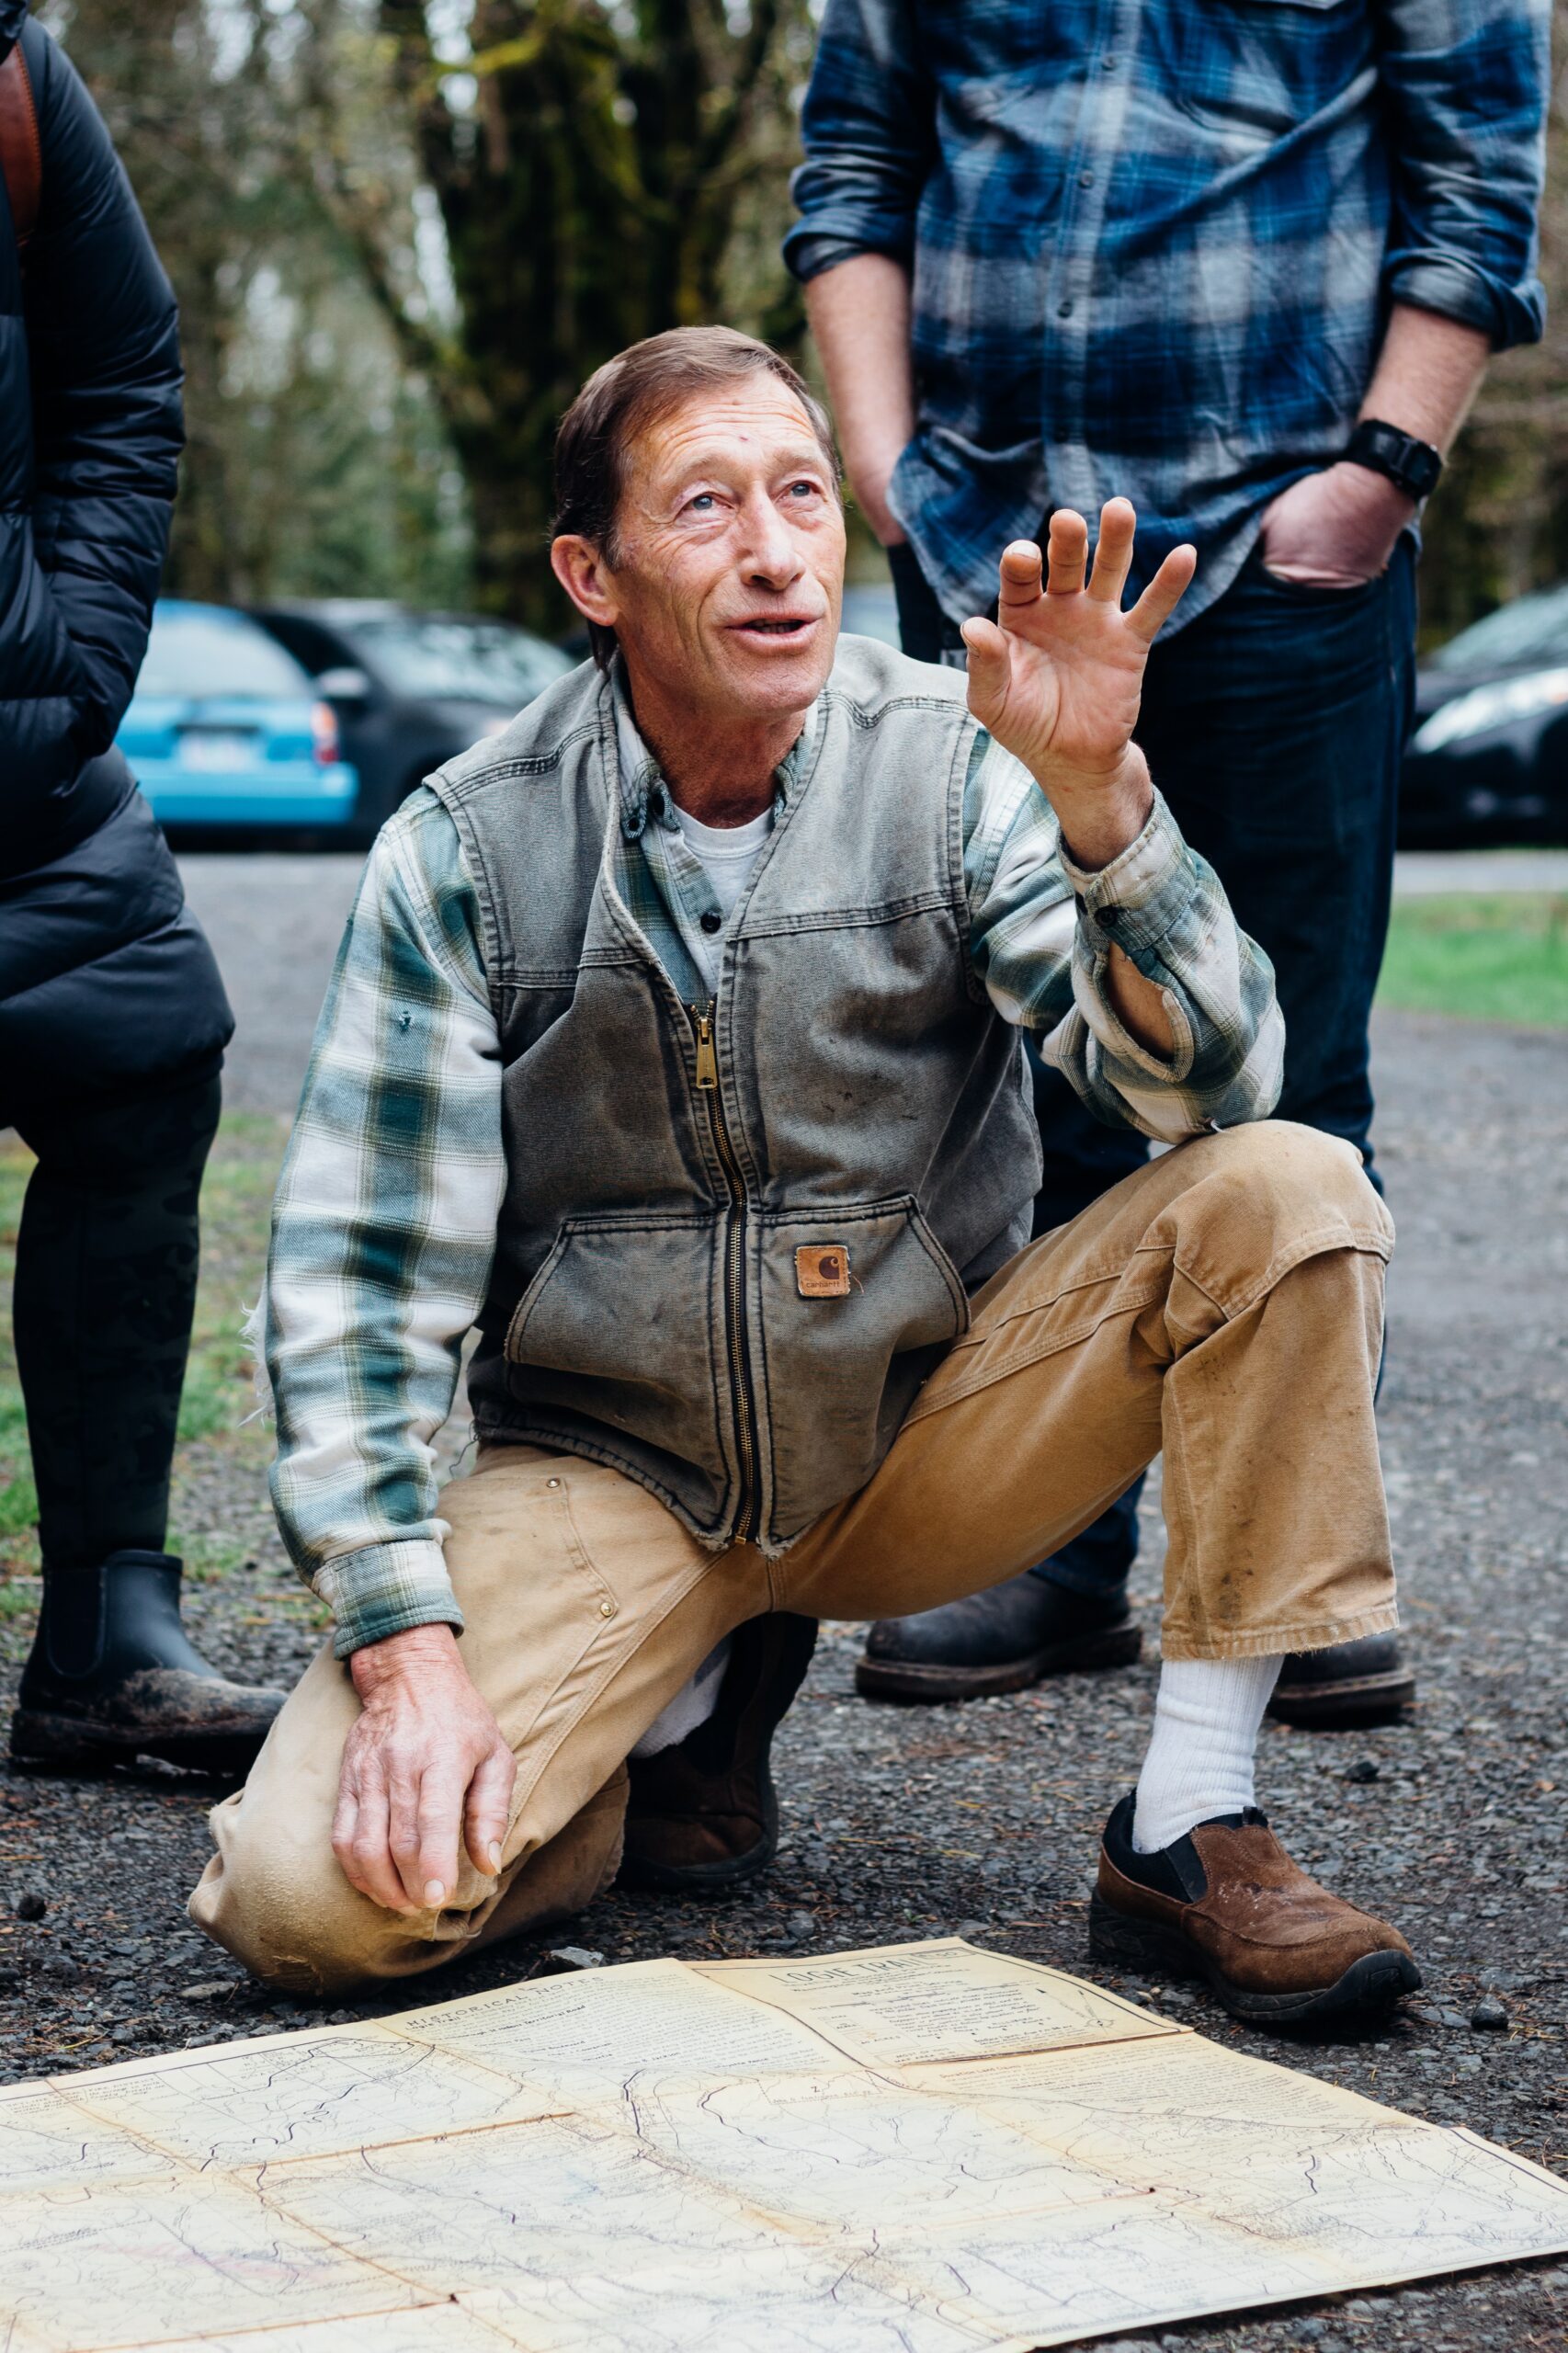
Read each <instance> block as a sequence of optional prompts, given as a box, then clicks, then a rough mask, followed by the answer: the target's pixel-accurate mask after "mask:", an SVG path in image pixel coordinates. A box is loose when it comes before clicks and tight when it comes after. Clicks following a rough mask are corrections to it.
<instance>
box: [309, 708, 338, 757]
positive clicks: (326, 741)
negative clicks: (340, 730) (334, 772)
mask: <svg viewBox="0 0 1568 2353" xmlns="http://www.w3.org/2000/svg"><path fill="white" fill-rule="evenodd" d="M311 736H312V741H313V742H314V745H315V748H316V758H317V759H318V760H319V762H320V763H321V765H322V767H324V768H328V767H332V766H333V764H334V762H335V760H336V758H337V713H336V712H335V710H333V707H332V705H331V703H329V702H313V703H312V705H311Z"/></svg>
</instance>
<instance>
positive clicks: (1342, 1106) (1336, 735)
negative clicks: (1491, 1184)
mask: <svg viewBox="0 0 1568 2353" xmlns="http://www.w3.org/2000/svg"><path fill="white" fill-rule="evenodd" d="M890 563H891V564H892V574H893V585H894V588H895V589H896V591H897V594H898V605H899V625H900V630H901V633H902V635H903V646H904V651H905V653H907V654H914V655H915V656H916V658H917V659H920V660H924V661H939V660H940V659H941V658H942V655H943V654H944V652H950V651H951V650H952V649H954V648H956V647H958V646H960V644H961V641H960V638H959V635H958V631H957V629H956V627H955V626H954V624H953V623H952V622H950V621H949V620H948V618H947V616H946V614H944V613H943V612H942V611H941V609H940V608H939V607H938V606H937V601H936V598H935V597H933V596H932V594H931V591H930V589H929V588H928V586H927V585H926V582H925V580H924V579H923V578H922V577H921V574H920V572H919V569H918V566H917V565H916V563H915V559H914V556H913V554H912V552H911V551H910V550H909V549H908V548H895V549H893V550H892V551H891V553H890ZM1414 692H1415V542H1414V540H1412V539H1411V538H1410V536H1409V535H1408V534H1406V535H1405V537H1403V539H1402V540H1400V543H1399V545H1398V547H1397V548H1396V549H1395V551H1394V553H1393V558H1392V562H1391V563H1390V565H1389V568H1388V571H1387V572H1386V573H1385V574H1383V576H1382V577H1381V579H1379V580H1372V581H1369V582H1368V583H1367V585H1365V586H1364V587H1361V588H1351V589H1337V588H1299V587H1296V586H1294V585H1291V584H1290V583H1289V582H1286V581H1282V580H1276V579H1275V578H1274V577H1273V575H1272V574H1269V573H1268V572H1267V571H1266V570H1265V569H1264V566H1263V563H1262V562H1261V560H1260V558H1259V556H1258V555H1257V553H1256V551H1255V552H1254V553H1253V555H1252V556H1251V557H1250V558H1249V560H1248V562H1247V563H1246V564H1245V565H1244V568H1243V570H1242V573H1241V574H1240V576H1239V578H1238V579H1237V580H1236V581H1235V583H1234V585H1233V586H1232V587H1231V588H1229V589H1227V591H1226V593H1225V594H1224V596H1222V597H1221V598H1220V599H1219V601H1218V602H1217V603H1216V604H1214V605H1212V606H1211V607H1210V609H1209V611H1208V612H1206V613H1204V614H1202V615H1201V616H1200V617H1199V619H1198V620H1195V621H1194V622H1193V623H1192V624H1191V626H1190V627H1189V628H1187V629H1184V630H1182V631H1179V632H1178V634H1177V635H1176V636H1175V637H1173V638H1170V639H1167V640H1166V641H1165V642H1163V643H1161V644H1158V645H1156V646H1155V647H1154V649H1153V653H1152V654H1150V656H1149V667H1148V670H1147V673H1146V674H1145V677H1144V683H1143V707H1142V713H1141V715H1140V718H1139V722H1138V730H1137V734H1138V741H1139V743H1140V744H1141V745H1142V747H1143V750H1144V752H1145V753H1146V754H1147V756H1148V760H1149V767H1150V770H1151V772H1152V774H1153V779H1154V781H1155V783H1156V784H1157V785H1158V786H1159V788H1160V790H1161V791H1162V792H1163V793H1164V794H1165V799H1166V800H1167V801H1169V803H1170V805H1171V808H1172V810H1173V811H1174V813H1175V814H1176V823H1177V824H1179V825H1180V827H1181V829H1182V832H1183V833H1184V834H1185V835H1186V836H1187V841H1188V842H1189V843H1190V844H1191V845H1192V847H1193V848H1194V849H1196V850H1198V851H1199V852H1200V853H1201V855H1202V856H1203V857H1204V858H1207V859H1208V860H1209V862H1210V865H1211V866H1212V867H1213V868H1214V869H1215V870H1216V872H1217V873H1218V874H1219V876H1220V879H1221V881H1222V882H1223V883H1224V886H1225V889H1226V892H1228V894H1229V897H1230V901H1231V904H1232V906H1233V908H1234V910H1235V915H1236V920H1237V922H1238V923H1239V924H1240V925H1241V926H1242V928H1243V930H1244V931H1247V932H1250V933H1251V935H1252V937H1253V938H1255V939H1256V941H1257V942H1258V943H1259V945H1260V946H1261V947H1262V948H1264V949H1266V950H1267V954H1268V955H1269V957H1270V958H1271V959H1272V961H1273V964H1274V970H1275V975H1276V978H1277V981H1278V989H1279V1002H1280V1005H1281V1006H1282V1007H1283V1009H1284V1014H1285V1030H1286V1044H1285V1085H1284V1090H1283V1092H1282V1094H1281V1096H1280V1098H1279V1109H1278V1116H1279V1118H1280V1119H1282V1120H1301V1122H1302V1123H1303V1125H1305V1126H1307V1127H1312V1128H1322V1129H1324V1130H1325V1131H1326V1132H1327V1133H1329V1134H1330V1135H1336V1136H1344V1137H1345V1138H1346V1141H1347V1142H1351V1143H1353V1144H1355V1145H1356V1146H1357V1148H1358V1150H1359V1152H1360V1154H1361V1155H1362V1158H1363V1159H1364V1161H1365V1162H1366V1165H1367V1173H1368V1175H1369V1176H1370V1177H1371V1180H1372V1182H1373V1184H1374V1185H1377V1186H1378V1188H1379V1190H1380V1191H1381V1176H1380V1174H1379V1172H1378V1170H1377V1169H1376V1168H1375V1167H1374V1165H1373V1161H1372V1144H1371V1125H1372V1087H1371V1076H1370V1067H1369V1063H1370V1051H1369V1037H1368V1024H1369V1017H1370V1013H1371V1006H1372V995H1373V991H1374V990H1375V989H1376V987H1377V983H1378V972H1379V968H1380V966H1381V963H1382V956H1383V943H1384V939H1385V938H1386V936H1387V932H1388V919H1389V896H1390V890H1391V886H1392V879H1393V848H1394V827H1395V819H1396V815H1397V810H1398V801H1399V772H1400V765H1401V762H1402V760H1403V754H1404V743H1405V736H1406V734H1407V733H1408V730H1409V725H1410V714H1411V707H1412V698H1413V696H1414ZM1030 1060H1031V1063H1032V1064H1033V1068H1034V1082H1035V1108H1036V1112H1037V1114H1038V1116H1039V1119H1040V1142H1041V1145H1042V1148H1043V1151H1044V1154H1045V1181H1044V1185H1043V1187H1042V1188H1041V1191H1040V1198H1039V1200H1038V1201H1037V1203H1036V1208H1035V1232H1036V1233H1045V1232H1047V1231H1049V1229H1050V1228H1051V1226H1053V1225H1060V1224H1062V1223H1063V1222H1065V1221H1066V1219H1068V1218H1070V1217H1074V1216H1076V1215H1077V1213H1078V1211H1080V1210H1082V1209H1085V1208H1086V1207H1087V1205H1088V1203H1089V1202H1090V1201H1092V1200H1096V1199H1098V1197H1099V1195H1100V1194H1101V1193H1103V1192H1105V1191H1107V1190H1108V1188H1109V1187H1110V1186H1112V1185H1114V1184H1116V1183H1118V1182H1119V1179H1120V1178H1121V1177H1123V1176H1127V1175H1129V1174H1130V1173H1131V1170H1132V1169H1134V1168H1135V1167H1137V1166H1138V1165H1140V1164H1141V1162H1142V1159H1143V1157H1144V1150H1145V1147H1144V1142H1143V1139H1142V1136H1137V1135H1134V1134H1132V1133H1131V1131H1119V1130H1114V1129H1109V1128H1106V1127H1103V1126H1102V1125H1101V1124H1100V1122H1099V1121H1098V1120H1096V1119H1095V1118H1094V1116H1093V1114H1092V1113H1091V1112H1089V1111H1087V1110H1086V1109H1085V1108H1084V1106H1083V1104H1082V1103H1080V1101H1079V1100H1078V1097H1076V1096H1075V1095H1074V1093H1073V1090H1072V1089H1071V1087H1070V1086H1068V1085H1067V1083H1066V1081H1065V1080H1064V1079H1062V1078H1061V1077H1060V1076H1059V1075H1058V1074H1056V1073H1055V1072H1054V1071H1049V1070H1046V1069H1044V1068H1043V1067H1042V1066H1041V1064H1040V1062H1039V1059H1038V1057H1037V1056H1035V1055H1034V1054H1033V1053H1032V1052H1031V1056H1030ZM1141 1484H1142V1482H1140V1485H1141ZM1138 1494H1139V1489H1138V1488H1137V1487H1134V1488H1133V1489H1131V1491H1130V1492H1129V1493H1128V1494H1127V1495H1123V1496H1122V1498H1121V1500H1120V1502H1119V1503H1118V1504H1115V1505H1113V1506H1112V1507H1111V1509H1110V1510H1109V1511H1108V1512H1107V1513H1105V1514H1104V1516H1103V1517H1102V1518H1100V1519H1098V1520H1097V1521H1096V1523H1095V1525H1094V1527H1093V1528H1090V1529H1085V1532H1084V1534H1083V1535H1082V1536H1080V1537H1078V1538H1076V1539H1075V1540H1074V1542H1073V1543H1071V1544H1068V1545H1066V1546H1064V1547H1063V1549H1062V1552H1058V1553H1055V1554H1054V1555H1053V1556H1052V1557H1051V1560H1049V1561H1045V1562H1042V1563H1040V1568H1039V1569H1038V1570H1037V1572H1036V1574H1037V1575H1040V1576H1044V1577H1047V1578H1048V1579H1049V1580H1050V1581H1051V1583H1053V1584H1057V1585H1062V1586H1066V1587H1067V1588H1068V1589H1069V1590H1071V1591H1074V1592H1077V1593H1084V1594H1092V1595H1096V1596H1102V1597H1114V1596H1115V1594H1116V1593H1117V1592H1118V1590H1119V1588H1120V1586H1122V1585H1123V1584H1124V1582H1125V1580H1126V1576H1127V1573H1128V1570H1129V1569H1130V1568H1131V1565H1132V1562H1133V1559H1134V1557H1135V1555H1136V1553H1137V1550H1138V1523H1137V1506H1138Z"/></svg>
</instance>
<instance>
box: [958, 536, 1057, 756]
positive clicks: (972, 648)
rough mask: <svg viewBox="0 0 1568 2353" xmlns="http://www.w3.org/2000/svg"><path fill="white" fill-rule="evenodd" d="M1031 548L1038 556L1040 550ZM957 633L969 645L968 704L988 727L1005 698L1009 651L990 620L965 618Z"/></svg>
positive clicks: (1010, 657) (1008, 675)
mask: <svg viewBox="0 0 1568 2353" xmlns="http://www.w3.org/2000/svg"><path fill="white" fill-rule="evenodd" d="M1009 552H1011V551H1009ZM1035 552H1036V554H1037V556H1038V554H1039V552H1040V551H1039V550H1038V549H1037V550H1036V551H1035ZM961 634H962V637H963V642H964V643H965V645H966V646H967V647H968V649H969V707H970V709H971V711H972V712H973V713H974V715H975V717H976V719H978V720H979V722H980V723H981V725H982V726H983V727H989V726H991V725H992V724H993V723H994V720H995V718H996V715H997V713H998V712H999V711H1000V710H1001V709H1002V706H1003V704H1004V703H1005V702H1006V699H1007V681H1008V679H1009V677H1010V676H1011V675H1012V666H1013V664H1012V655H1011V654H1009V652H1008V650H1007V641H1006V637H1004V635H1003V634H1002V631H1000V630H999V629H998V628H997V626H996V624H995V622H994V621H983V620H971V621H965V623H964V625H963V629H962V632H961Z"/></svg>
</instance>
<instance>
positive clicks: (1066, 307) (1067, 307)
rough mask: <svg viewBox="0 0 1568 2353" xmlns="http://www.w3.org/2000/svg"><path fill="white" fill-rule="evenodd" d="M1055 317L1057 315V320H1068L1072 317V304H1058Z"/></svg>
mask: <svg viewBox="0 0 1568 2353" xmlns="http://www.w3.org/2000/svg"><path fill="white" fill-rule="evenodd" d="M1056 315H1057V317H1058V318H1059V319H1070V318H1071V317H1072V315H1073V305H1072V303H1071V302H1058V304H1057V305H1056Z"/></svg>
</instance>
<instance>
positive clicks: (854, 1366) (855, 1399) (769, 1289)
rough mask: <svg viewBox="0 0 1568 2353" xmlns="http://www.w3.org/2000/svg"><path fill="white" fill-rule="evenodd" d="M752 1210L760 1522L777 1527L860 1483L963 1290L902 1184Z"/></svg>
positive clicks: (957, 1310) (939, 1349)
mask: <svg viewBox="0 0 1568 2353" xmlns="http://www.w3.org/2000/svg"><path fill="white" fill-rule="evenodd" d="M763 1224H764V1231H763V1236H762V1254H761V1255H762V1264H761V1270H760V1279H761V1304H762V1328H763V1332H764V1335H765V1341H766V1352H767V1411H766V1415H765V1421H766V1427H767V1438H768V1440H769V1442H770V1444H771V1448H772V1456H773V1462H772V1470H773V1482H772V1483H773V1513H772V1518H773V1530H772V1532H773V1534H774V1535H775V1536H776V1537H777V1539H778V1540H780V1541H787V1540H789V1539H790V1538H791V1537H793V1536H796V1535H799V1534H800V1532H801V1529H803V1528H805V1527H808V1526H809V1525H810V1523H811V1522H812V1520H813V1519H815V1518H818V1517H819V1515H820V1514H821V1513H823V1512H824V1511H825V1510H827V1508H828V1507H829V1506H830V1505H832V1504H835V1503H837V1502H839V1501H840V1500H841V1499H842V1498H843V1497H844V1496H845V1495H853V1494H854V1492H855V1490H856V1489H857V1488H858V1487H861V1486H864V1484H865V1483H866V1481H867V1480H868V1479H869V1477H870V1475H871V1473H872V1472H873V1471H875V1469H876V1468H877V1465H878V1464H879V1463H880V1462H881V1459H882V1457H883V1455H884V1454H885V1453H886V1452H887V1450H888V1448H889V1447H890V1446H891V1445H892V1441H893V1439H894V1438H896V1437H897V1435H898V1431H899V1427H900V1424H901V1423H902V1422H903V1416H904V1415H905V1414H906V1413H907V1412H908V1410H909V1406H910V1404H911V1402H912V1401H913V1399H914V1396H915V1391H916V1390H917V1389H918V1388H919V1386H920V1384H921V1382H922V1381H924V1380H925V1379H926V1375H927V1374H928V1373H929V1372H930V1371H931V1370H932V1369H933V1367H934V1366H935V1365H936V1363H937V1361H938V1359H939V1358H941V1357H942V1356H943V1355H944V1354H945V1353H946V1351H947V1349H948V1348H949V1347H951V1345H952V1343H953V1342H954V1341H955V1340H956V1339H958V1338H959V1336H960V1334H961V1333H963V1332H965V1331H967V1330H968V1328H969V1301H968V1298H967V1296H966V1294H965V1291H964V1287H963V1284H962V1282H961V1281H960V1278H959V1274H958V1271H957V1269H956V1267H954V1266H953V1264H952V1261H951V1260H950V1259H949V1256H948V1255H947V1253H946V1251H945V1250H944V1249H943V1248H942V1245H941V1244H940V1243H939V1242H938V1241H937V1237H936V1235H935V1234H934V1233H932V1231H931V1229H930V1227H929V1226H928V1225H927V1224H926V1220H925V1218H924V1217H923V1216H922V1215H921V1212H920V1208H919V1204H918V1203H917V1202H916V1200H915V1197H914V1196H913V1194H908V1193H905V1194H900V1195H898V1196H896V1197H895V1198H893V1199H889V1200H882V1201H870V1202H866V1203H860V1204H854V1205H851V1206H849V1207H846V1208H835V1207H828V1208H824V1209H821V1210H814V1211H800V1210H790V1211H772V1212H770V1213H769V1214H768V1215H767V1217H766V1219H765V1220H764V1222H763Z"/></svg>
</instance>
